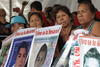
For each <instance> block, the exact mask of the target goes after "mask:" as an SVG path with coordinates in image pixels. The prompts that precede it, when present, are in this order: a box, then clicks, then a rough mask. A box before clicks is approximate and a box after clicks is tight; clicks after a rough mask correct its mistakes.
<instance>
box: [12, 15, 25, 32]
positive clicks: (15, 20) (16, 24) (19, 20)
mask: <svg viewBox="0 0 100 67" xmlns="http://www.w3.org/2000/svg"><path fill="white" fill-rule="evenodd" d="M25 20H26V19H25V18H23V17H22V16H13V17H11V21H10V24H11V32H12V33H14V32H16V31H17V30H18V29H22V28H26V25H27V23H26V21H25Z"/></svg>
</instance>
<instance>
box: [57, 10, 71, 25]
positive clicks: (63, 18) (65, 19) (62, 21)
mask: <svg viewBox="0 0 100 67" xmlns="http://www.w3.org/2000/svg"><path fill="white" fill-rule="evenodd" d="M56 22H57V24H59V25H62V27H67V26H68V24H69V23H70V17H69V16H68V14H66V13H65V12H64V11H62V10H60V11H59V12H58V13H57V14H56Z"/></svg>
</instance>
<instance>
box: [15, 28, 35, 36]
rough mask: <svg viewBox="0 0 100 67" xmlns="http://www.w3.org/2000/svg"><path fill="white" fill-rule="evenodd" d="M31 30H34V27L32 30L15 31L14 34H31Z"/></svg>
mask: <svg viewBox="0 0 100 67" xmlns="http://www.w3.org/2000/svg"><path fill="white" fill-rule="evenodd" d="M33 32H35V29H33V30H25V31H23V32H16V34H15V36H21V35H25V34H31V33H33Z"/></svg>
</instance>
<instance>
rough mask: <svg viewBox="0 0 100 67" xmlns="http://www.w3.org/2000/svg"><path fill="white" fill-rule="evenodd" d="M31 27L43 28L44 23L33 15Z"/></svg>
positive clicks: (30, 22)
mask: <svg viewBox="0 0 100 67" xmlns="http://www.w3.org/2000/svg"><path fill="white" fill-rule="evenodd" d="M29 25H30V27H37V28H41V27H42V21H41V19H40V18H39V17H38V16H37V15H32V16H31V17H30V21H29Z"/></svg>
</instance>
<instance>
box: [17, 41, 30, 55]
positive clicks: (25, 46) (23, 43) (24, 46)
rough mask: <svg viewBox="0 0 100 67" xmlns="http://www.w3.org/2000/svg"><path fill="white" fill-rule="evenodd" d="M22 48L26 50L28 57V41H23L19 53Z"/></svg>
mask: <svg viewBox="0 0 100 67" xmlns="http://www.w3.org/2000/svg"><path fill="white" fill-rule="evenodd" d="M21 48H25V49H26V55H27V54H28V44H27V42H26V41H22V42H21V43H20V46H19V47H18V51H17V53H18V52H19V51H20V49H21Z"/></svg>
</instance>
